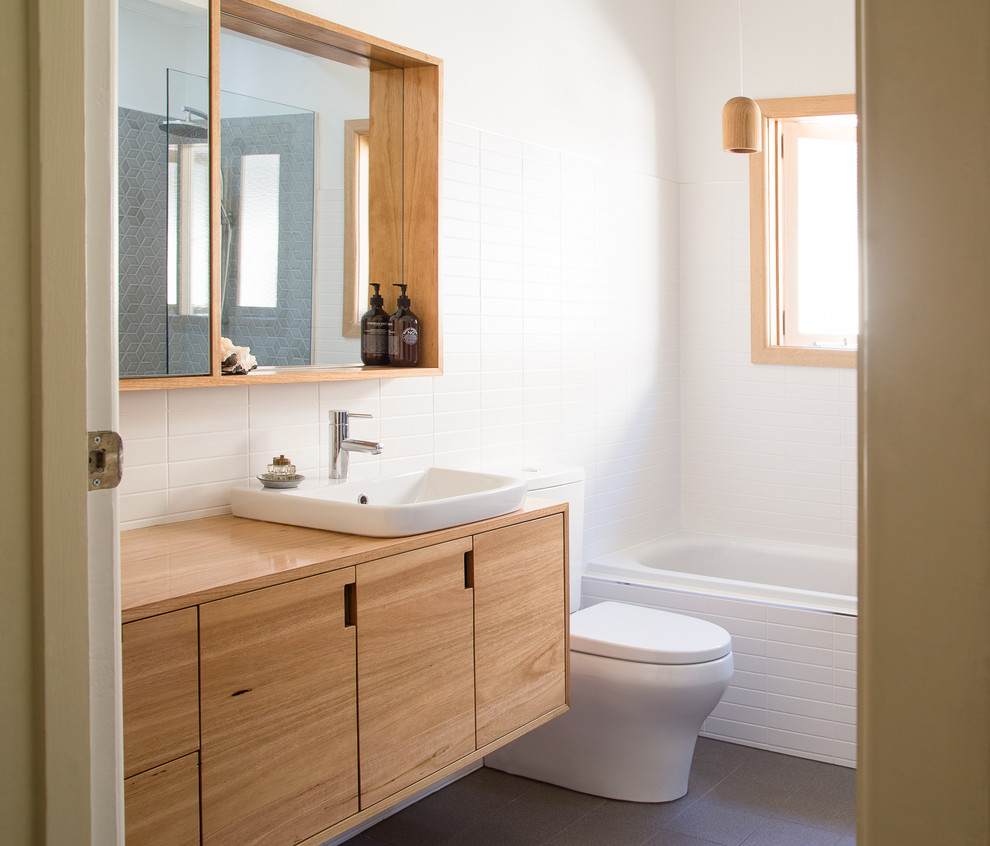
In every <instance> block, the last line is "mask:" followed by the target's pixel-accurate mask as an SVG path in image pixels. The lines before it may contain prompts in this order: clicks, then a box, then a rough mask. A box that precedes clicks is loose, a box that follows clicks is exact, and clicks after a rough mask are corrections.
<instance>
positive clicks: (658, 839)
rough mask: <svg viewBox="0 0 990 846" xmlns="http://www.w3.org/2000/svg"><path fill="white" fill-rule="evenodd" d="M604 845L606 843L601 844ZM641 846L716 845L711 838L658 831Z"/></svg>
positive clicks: (611, 844) (610, 845)
mask: <svg viewBox="0 0 990 846" xmlns="http://www.w3.org/2000/svg"><path fill="white" fill-rule="evenodd" d="M602 846H606V844H602ZM608 846H618V844H617V843H609V844H608ZM643 846H718V844H716V843H712V841H711V840H699V839H698V838H697V837H689V836H688V835H687V834H681V833H680V832H677V831H658V832H657V833H656V834H655V835H653V837H651V838H650V839H649V840H647V841H646V843H644V844H643Z"/></svg>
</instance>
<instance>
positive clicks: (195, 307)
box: [165, 143, 210, 315]
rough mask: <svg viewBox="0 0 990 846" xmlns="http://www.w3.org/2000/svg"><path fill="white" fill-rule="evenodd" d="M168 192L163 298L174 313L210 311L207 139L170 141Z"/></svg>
mask: <svg viewBox="0 0 990 846" xmlns="http://www.w3.org/2000/svg"><path fill="white" fill-rule="evenodd" d="M166 197H167V206H166V207H167V211H166V214H167V220H168V223H167V226H166V227H165V301H166V303H167V304H168V305H169V306H172V307H173V310H174V312H175V313H177V314H200V315H203V314H209V312H210V173H209V146H208V145H206V144H189V143H186V144H169V145H168V191H167V194H166Z"/></svg>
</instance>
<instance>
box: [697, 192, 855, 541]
mask: <svg viewBox="0 0 990 846" xmlns="http://www.w3.org/2000/svg"><path fill="white" fill-rule="evenodd" d="M680 213H681V345H682V346H681V349H682V369H681V429H682V452H681V472H682V478H681V490H682V497H681V509H682V520H683V522H682V528H683V529H684V530H685V531H696V532H710V533H714V534H720V535H730V536H734V537H755V538H763V539H766V540H777V541H791V542H794V543H806V544H815V545H819V546H832V547H844V548H850V549H851V548H855V546H856V473H857V469H856V371H855V370H853V369H837V368H823V367H783V366H775V365H768V364H752V363H751V362H750V317H749V315H750V292H749V291H750V289H749V186H748V184H747V183H703V184H685V185H681V186H680Z"/></svg>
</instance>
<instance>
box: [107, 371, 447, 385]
mask: <svg viewBox="0 0 990 846" xmlns="http://www.w3.org/2000/svg"><path fill="white" fill-rule="evenodd" d="M442 374H443V370H442V369H441V368H439V367H423V366H420V367H362V366H358V365H355V366H354V367H319V366H316V365H313V366H301V367H259V368H258V369H257V370H252V371H251V372H250V373H245V374H242V375H239V376H148V377H144V378H136V379H121V380H120V390H121V391H160V390H171V389H173V388H218V387H224V388H226V387H238V386H240V387H243V386H245V385H248V386H250V385H280V384H288V383H290V382H354V381H358V380H362V379H402V378H407V377H414V376H440V375H442Z"/></svg>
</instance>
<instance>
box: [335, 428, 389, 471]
mask: <svg viewBox="0 0 990 846" xmlns="http://www.w3.org/2000/svg"><path fill="white" fill-rule="evenodd" d="M352 417H371V415H370V414H354V413H352V412H349V411H331V412H330V479H331V480H343V479H346V478H347V468H348V464H349V463H350V454H351V453H352V452H363V453H366V454H367V455H379V454H381V451H382V449H384V447H383V446H382V445H381V444H379V443H376V442H375V441H357V440H354V439H353V438H349V437H348V436H347V434H348V433H347V424H348V422H349V421H350V419H351V418H352Z"/></svg>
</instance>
